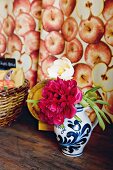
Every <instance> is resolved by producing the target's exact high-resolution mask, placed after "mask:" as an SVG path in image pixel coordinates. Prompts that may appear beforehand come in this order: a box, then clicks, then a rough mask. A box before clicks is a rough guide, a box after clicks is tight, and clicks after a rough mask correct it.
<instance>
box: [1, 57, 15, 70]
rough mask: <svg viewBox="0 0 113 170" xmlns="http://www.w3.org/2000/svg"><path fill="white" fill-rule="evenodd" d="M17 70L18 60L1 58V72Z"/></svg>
mask: <svg viewBox="0 0 113 170" xmlns="http://www.w3.org/2000/svg"><path fill="white" fill-rule="evenodd" d="M10 68H16V60H15V59H14V58H0V70H8V69H10Z"/></svg>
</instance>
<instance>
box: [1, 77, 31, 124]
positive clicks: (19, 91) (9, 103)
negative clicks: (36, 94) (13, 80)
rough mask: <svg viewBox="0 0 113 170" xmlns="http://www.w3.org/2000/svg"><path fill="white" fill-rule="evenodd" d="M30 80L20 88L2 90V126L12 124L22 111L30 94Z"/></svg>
mask: <svg viewBox="0 0 113 170" xmlns="http://www.w3.org/2000/svg"><path fill="white" fill-rule="evenodd" d="M28 89H29V81H28V80H25V83H24V84H23V85H22V86H20V87H19V88H12V89H8V90H6V91H5V90H4V91H2V92H0V126H5V125H10V124H11V122H12V121H13V120H15V119H16V118H17V117H18V116H19V115H20V113H21V111H22V107H23V105H24V102H25V100H26V98H27V95H28Z"/></svg>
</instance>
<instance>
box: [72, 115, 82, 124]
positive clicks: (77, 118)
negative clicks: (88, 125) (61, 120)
mask: <svg viewBox="0 0 113 170" xmlns="http://www.w3.org/2000/svg"><path fill="white" fill-rule="evenodd" d="M74 118H75V119H76V120H78V121H79V122H82V120H81V119H80V118H79V117H78V116H77V115H75V116H74Z"/></svg>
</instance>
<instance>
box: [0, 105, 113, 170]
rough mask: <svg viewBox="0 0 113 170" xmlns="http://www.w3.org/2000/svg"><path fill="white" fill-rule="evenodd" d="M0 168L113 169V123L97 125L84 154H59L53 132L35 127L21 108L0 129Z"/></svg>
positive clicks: (17, 169)
mask: <svg viewBox="0 0 113 170" xmlns="http://www.w3.org/2000/svg"><path fill="white" fill-rule="evenodd" d="M0 170H113V126H112V125H110V126H107V128H106V130H105V131H102V130H101V129H100V128H99V127H98V126H97V127H96V128H95V129H94V131H93V133H92V136H91V138H90V141H89V142H88V144H87V146H86V148H85V149H84V153H83V155H82V156H80V157H77V158H71V157H67V156H64V155H63V154H62V153H61V151H60V150H59V146H58V144H57V141H56V138H55V135H54V133H53V132H45V131H38V130H37V121H36V120H35V119H34V118H33V117H32V116H31V115H30V113H29V112H28V109H27V108H24V110H23V113H22V115H21V116H20V117H19V118H18V119H17V120H16V121H15V122H13V123H12V125H11V126H10V127H4V128H0Z"/></svg>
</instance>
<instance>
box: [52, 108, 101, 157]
mask: <svg viewBox="0 0 113 170" xmlns="http://www.w3.org/2000/svg"><path fill="white" fill-rule="evenodd" d="M76 108H77V113H76V115H77V117H79V118H80V120H78V119H76V117H73V118H71V119H67V118H66V119H65V120H64V123H63V126H58V125H55V126H54V132H55V134H56V138H57V141H58V143H59V145H60V148H61V150H62V152H63V154H64V155H66V156H70V157H77V156H80V155H82V153H83V149H84V147H85V146H86V144H87V142H88V141H89V139H90V136H91V133H92V130H93V129H94V127H95V126H96V125H97V123H98V120H97V119H96V120H95V122H94V124H93V125H92V123H91V121H90V119H89V118H88V116H87V114H86V111H88V110H89V109H91V108H90V107H86V108H83V107H82V106H81V105H76Z"/></svg>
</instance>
